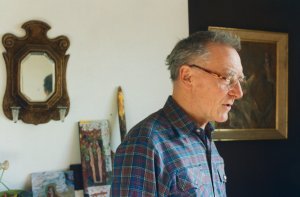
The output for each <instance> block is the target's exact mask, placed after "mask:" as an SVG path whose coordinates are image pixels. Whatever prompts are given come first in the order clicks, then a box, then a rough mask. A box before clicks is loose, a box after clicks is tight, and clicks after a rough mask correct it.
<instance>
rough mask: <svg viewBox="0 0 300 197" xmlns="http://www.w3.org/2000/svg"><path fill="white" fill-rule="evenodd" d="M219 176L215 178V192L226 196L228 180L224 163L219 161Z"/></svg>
mask: <svg viewBox="0 0 300 197" xmlns="http://www.w3.org/2000/svg"><path fill="white" fill-rule="evenodd" d="M216 167H217V177H216V179H215V181H216V183H215V185H216V188H215V193H216V196H222V197H223V196H226V182H227V177H226V174H225V170H224V163H219V164H217V166H216Z"/></svg>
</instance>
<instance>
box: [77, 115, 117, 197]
mask: <svg viewBox="0 0 300 197" xmlns="http://www.w3.org/2000/svg"><path fill="white" fill-rule="evenodd" d="M79 138H80V139H79V141H80V153H81V165H82V173H83V186H84V193H85V194H87V195H89V196H109V189H110V184H111V181H112V180H111V179H112V160H111V147H110V130H109V123H108V120H94V121H80V122H79Z"/></svg>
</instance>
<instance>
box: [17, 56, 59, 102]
mask: <svg viewBox="0 0 300 197" xmlns="http://www.w3.org/2000/svg"><path fill="white" fill-rule="evenodd" d="M20 67H21V68H20V70H21V72H20V90H21V93H22V94H23V95H24V96H25V97H26V98H27V99H28V100H29V101H31V102H43V101H46V100H48V98H50V97H51V95H53V93H54V92H55V62H54V60H53V59H52V58H50V57H49V56H48V54H47V53H45V52H30V53H29V54H27V55H26V56H25V57H24V58H23V59H22V61H21V66H20Z"/></svg>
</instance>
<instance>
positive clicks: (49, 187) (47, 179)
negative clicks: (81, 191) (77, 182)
mask: <svg viewBox="0 0 300 197" xmlns="http://www.w3.org/2000/svg"><path fill="white" fill-rule="evenodd" d="M31 181H32V193H33V197H45V196H47V197H57V196H64V197H74V196H75V192H74V176H73V171H55V172H37V173H32V174H31Z"/></svg>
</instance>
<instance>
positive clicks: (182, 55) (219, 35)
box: [166, 31, 241, 81]
mask: <svg viewBox="0 0 300 197" xmlns="http://www.w3.org/2000/svg"><path fill="white" fill-rule="evenodd" d="M209 43H220V44H225V45H229V46H231V47H232V48H234V49H235V50H237V51H239V50H240V49H241V42H240V38H239V37H238V36H237V35H235V34H231V33H228V32H224V31H199V32H196V33H194V34H191V35H190V36H189V37H187V38H185V39H182V40H180V41H179V42H178V43H177V44H176V45H175V47H174V49H173V50H172V52H171V53H170V55H168V56H167V59H166V65H167V66H168V69H169V70H170V74H171V79H172V80H173V81H174V80H176V79H177V77H178V72H179V69H180V67H181V66H182V65H184V64H189V62H190V61H191V60H192V59H193V58H194V57H203V58H205V57H206V55H207V53H208V51H207V44H209Z"/></svg>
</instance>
